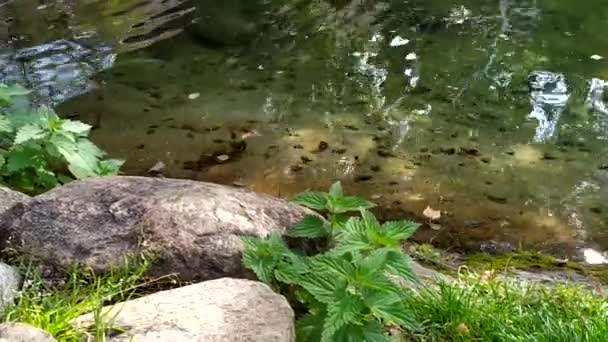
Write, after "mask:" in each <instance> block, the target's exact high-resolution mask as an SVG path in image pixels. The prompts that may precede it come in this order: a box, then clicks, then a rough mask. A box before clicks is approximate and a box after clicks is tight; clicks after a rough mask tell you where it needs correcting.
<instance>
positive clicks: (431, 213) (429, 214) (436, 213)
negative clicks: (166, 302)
mask: <svg viewBox="0 0 608 342" xmlns="http://www.w3.org/2000/svg"><path fill="white" fill-rule="evenodd" d="M422 215H424V217H426V218H428V219H429V220H431V221H436V220H439V219H440V218H441V210H435V209H433V208H431V207H430V206H427V207H426V209H424V211H423V212H422Z"/></svg>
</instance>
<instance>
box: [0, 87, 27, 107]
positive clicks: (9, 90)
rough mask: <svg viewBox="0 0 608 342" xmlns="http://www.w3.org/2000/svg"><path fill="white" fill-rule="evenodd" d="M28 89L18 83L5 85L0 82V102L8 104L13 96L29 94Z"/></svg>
mask: <svg viewBox="0 0 608 342" xmlns="http://www.w3.org/2000/svg"><path fill="white" fill-rule="evenodd" d="M29 93H30V91H29V90H27V89H25V88H24V87H22V86H21V85H19V84H13V85H10V86H9V85H6V84H0V103H5V104H9V103H11V102H12V100H13V97H16V96H24V95H27V94H29Z"/></svg>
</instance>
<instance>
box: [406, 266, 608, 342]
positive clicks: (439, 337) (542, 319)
mask: <svg viewBox="0 0 608 342" xmlns="http://www.w3.org/2000/svg"><path fill="white" fill-rule="evenodd" d="M484 278H486V277H484V276H481V277H480V276H477V275H469V276H467V277H465V278H461V279H459V280H458V281H456V282H454V283H449V284H447V283H441V284H439V285H438V286H431V287H426V288H425V289H422V290H421V291H419V292H416V293H413V294H412V296H409V297H408V298H407V299H406V301H405V305H406V307H407V310H408V311H409V312H411V313H412V314H413V315H414V316H415V317H416V318H417V320H418V321H419V322H421V323H420V324H419V326H418V328H417V329H416V330H413V331H412V332H411V335H410V336H409V337H410V339H409V340H412V341H547V342H548V341H563V342H569V341H598V342H599V341H605V340H606V336H608V302H607V301H606V299H605V297H601V296H595V295H593V294H592V293H591V292H590V291H588V290H585V289H583V288H578V287H572V286H563V285H552V286H546V285H543V284H535V283H528V282H522V281H518V280H514V279H504V278H503V279H500V278H496V279H492V280H488V279H484Z"/></svg>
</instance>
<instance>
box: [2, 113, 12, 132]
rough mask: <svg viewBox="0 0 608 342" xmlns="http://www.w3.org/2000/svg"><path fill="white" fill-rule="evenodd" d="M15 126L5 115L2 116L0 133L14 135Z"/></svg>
mask: <svg viewBox="0 0 608 342" xmlns="http://www.w3.org/2000/svg"><path fill="white" fill-rule="evenodd" d="M12 132H13V125H12V124H11V120H10V119H9V118H7V117H6V116H5V115H2V114H0V133H12Z"/></svg>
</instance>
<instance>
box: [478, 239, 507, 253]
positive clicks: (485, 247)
mask: <svg viewBox="0 0 608 342" xmlns="http://www.w3.org/2000/svg"><path fill="white" fill-rule="evenodd" d="M479 248H480V249H481V251H482V252H484V253H488V254H493V255H504V254H509V253H512V252H513V251H515V247H513V245H512V244H510V243H509V242H505V241H493V240H492V241H486V242H483V243H481V245H480V246H479Z"/></svg>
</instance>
